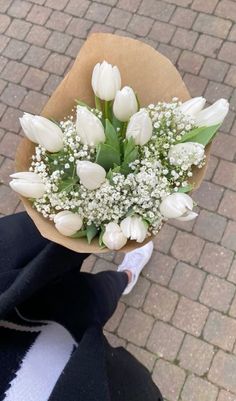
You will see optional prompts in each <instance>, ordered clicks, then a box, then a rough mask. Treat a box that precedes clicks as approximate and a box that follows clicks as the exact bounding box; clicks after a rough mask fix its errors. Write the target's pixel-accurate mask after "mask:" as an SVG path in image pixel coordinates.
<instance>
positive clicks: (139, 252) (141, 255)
mask: <svg viewBox="0 0 236 401" xmlns="http://www.w3.org/2000/svg"><path fill="white" fill-rule="evenodd" d="M152 252H153V242H152V241H150V242H148V243H147V244H146V245H144V246H142V247H140V248H137V249H135V250H134V251H131V252H128V253H126V255H125V257H124V259H123V262H122V263H121V265H119V266H118V268H117V271H118V272H123V271H124V270H129V271H130V272H131V273H132V278H131V281H130V283H129V284H128V285H127V287H126V288H125V290H124V292H123V295H126V294H129V293H130V291H132V289H133V287H134V286H135V284H136V283H137V281H138V278H139V275H140V273H141V271H142V269H143V268H144V266H145V265H146V264H147V262H148V261H149V259H150V258H151V256H152Z"/></svg>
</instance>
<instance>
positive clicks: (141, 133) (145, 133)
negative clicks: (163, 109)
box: [126, 109, 152, 146]
mask: <svg viewBox="0 0 236 401" xmlns="http://www.w3.org/2000/svg"><path fill="white" fill-rule="evenodd" d="M151 136H152V120H151V118H150V117H149V114H148V112H147V111H146V110H144V109H141V110H140V111H138V112H137V113H135V114H133V115H132V117H131V119H130V121H129V123H128V127H127V131H126V138H131V137H132V138H133V139H134V142H135V144H136V145H141V146H142V145H145V143H147V142H148V141H149V139H150V138H151Z"/></svg>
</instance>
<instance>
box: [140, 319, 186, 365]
mask: <svg viewBox="0 0 236 401" xmlns="http://www.w3.org/2000/svg"><path fill="white" fill-rule="evenodd" d="M183 338H184V333H183V332H182V331H180V330H178V329H176V328H175V327H172V326H170V325H169V324H166V323H163V322H156V323H155V325H154V327H153V329H152V332H151V334H150V337H149V339H148V342H147V349H148V350H149V351H151V352H152V353H154V354H156V355H157V356H158V357H160V358H164V359H167V360H170V361H173V360H174V359H175V358H176V355H177V353H178V350H179V348H180V346H181V343H182V341H183Z"/></svg>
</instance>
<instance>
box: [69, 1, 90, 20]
mask: <svg viewBox="0 0 236 401" xmlns="http://www.w3.org/2000/svg"><path fill="white" fill-rule="evenodd" d="M90 3H91V2H90V1H87V0H80V1H79V2H78V1H77V0H70V1H69V3H68V5H67V6H66V8H65V11H66V12H67V13H69V14H72V15H75V16H76V17H83V15H84V14H85V13H86V11H87V9H88V7H89V5H90Z"/></svg>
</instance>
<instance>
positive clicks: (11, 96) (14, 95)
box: [1, 83, 27, 107]
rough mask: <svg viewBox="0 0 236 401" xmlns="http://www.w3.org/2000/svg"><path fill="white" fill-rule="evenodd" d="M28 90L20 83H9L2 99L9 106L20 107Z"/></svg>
mask: <svg viewBox="0 0 236 401" xmlns="http://www.w3.org/2000/svg"><path fill="white" fill-rule="evenodd" d="M26 93H27V91H26V90H25V89H24V88H22V87H21V86H19V85H16V84H11V83H9V84H8V86H7V87H6V89H5V90H4V91H3V93H2V96H1V97H2V101H3V102H4V103H5V104H7V105H8V106H13V107H18V106H19V105H20V103H21V102H22V100H23V99H24V97H25V95H26Z"/></svg>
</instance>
